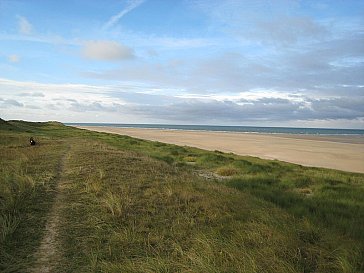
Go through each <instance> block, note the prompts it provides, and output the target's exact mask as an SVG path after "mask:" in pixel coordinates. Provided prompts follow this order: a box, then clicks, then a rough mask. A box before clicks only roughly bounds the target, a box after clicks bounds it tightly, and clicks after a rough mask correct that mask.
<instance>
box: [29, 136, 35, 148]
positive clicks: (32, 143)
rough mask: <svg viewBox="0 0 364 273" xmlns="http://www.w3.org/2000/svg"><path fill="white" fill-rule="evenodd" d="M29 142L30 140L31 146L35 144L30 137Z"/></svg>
mask: <svg viewBox="0 0 364 273" xmlns="http://www.w3.org/2000/svg"><path fill="white" fill-rule="evenodd" d="M29 142H30V145H31V146H34V145H35V141H34V139H33V138H32V137H31V138H30V139H29Z"/></svg>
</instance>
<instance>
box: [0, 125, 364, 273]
mask: <svg viewBox="0 0 364 273" xmlns="http://www.w3.org/2000/svg"><path fill="white" fill-rule="evenodd" d="M1 126H2V128H1V130H0V134H1V137H0V147H1V150H0V151H1V157H0V172H1V177H0V240H1V242H0V271H2V272H26V271H27V270H29V269H31V268H34V263H36V262H37V261H36V259H37V258H36V255H34V253H35V252H36V251H37V250H38V249H39V245H40V243H41V240H42V237H43V236H44V235H45V230H44V229H45V225H46V222H47V219H48V218H49V212H50V209H51V207H52V204H54V200H55V198H56V196H57V194H58V195H59V194H61V195H62V201H63V204H62V207H61V208H60V209H59V211H60V212H59V215H58V216H59V218H60V219H61V220H60V221H59V224H58V226H57V234H58V236H57V238H58V240H59V246H58V247H59V248H60V249H59V259H58V264H56V266H55V267H54V272H143V273H144V272H272V273H273V272H305V273H306V272H320V273H321V272H328V273H335V272H352V273H354V272H363V271H364V265H363V261H364V256H363V250H364V201H363V198H362V197H363V196H364V195H363V193H364V175H362V174H354V173H346V172H341V171H335V170H326V169H320V168H306V167H301V166H298V165H294V164H289V163H283V162H279V161H268V160H261V159H258V158H253V157H242V156H236V155H234V154H225V153H221V152H219V151H215V152H209V151H203V150H199V149H195V148H189V147H179V146H175V145H168V144H164V143H159V142H151V141H144V140H139V139H133V138H130V137H126V136H117V135H111V134H105V133H95V132H88V131H84V130H78V129H74V128H69V127H66V126H63V125H61V124H59V123H27V122H20V121H18V122H7V123H6V125H3V123H2V125H1ZM30 136H33V137H35V139H36V140H38V141H39V145H36V146H35V147H30V146H28V145H27V144H28V143H27V141H28V138H29V137H30ZM65 154H66V155H67V156H66V157H65ZM62 160H64V162H62ZM61 166H62V168H61ZM204 174H206V175H204ZM211 174H213V175H211ZM214 174H216V176H215V175H214ZM60 180H61V181H63V183H62V187H61V190H56V185H57V183H59V181H60Z"/></svg>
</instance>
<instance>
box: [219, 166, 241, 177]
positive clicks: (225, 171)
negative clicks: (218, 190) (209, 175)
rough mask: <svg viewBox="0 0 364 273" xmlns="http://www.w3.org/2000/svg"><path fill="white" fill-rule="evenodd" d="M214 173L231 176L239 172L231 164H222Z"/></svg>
mask: <svg viewBox="0 0 364 273" xmlns="http://www.w3.org/2000/svg"><path fill="white" fill-rule="evenodd" d="M216 173H217V174H218V175H221V176H233V175H236V174H238V173H239V170H238V169H237V168H235V167H232V166H223V167H220V168H218V169H217V170H216Z"/></svg>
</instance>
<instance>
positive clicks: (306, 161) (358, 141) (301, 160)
mask: <svg viewBox="0 0 364 273" xmlns="http://www.w3.org/2000/svg"><path fill="white" fill-rule="evenodd" d="M77 127H78V128H82V129H88V130H93V131H98V132H107V133H114V134H121V135H128V136H132V137H136V138H142V139H147V140H155V141H161V142H165V143H172V144H177V145H186V146H192V147H198V148H201V149H206V150H220V151H224V152H233V153H236V154H239V155H250V156H257V157H260V158H265V159H278V160H282V161H286V162H291V163H297V164H301V165H304V166H314V167H325V168H331V169H337V170H343V171H350V172H360V173H364V137H362V136H306V135H271V134H250V133H230V132H205V131H177V130H159V129H134V128H116V127H94V126H88V127H87V126H77Z"/></svg>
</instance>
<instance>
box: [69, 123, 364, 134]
mask: <svg viewBox="0 0 364 273" xmlns="http://www.w3.org/2000/svg"><path fill="white" fill-rule="evenodd" d="M64 124H65V125H71V126H102V127H118V128H140V129H162V130H184V131H214V132H239V133H264V134H293V135H295V134H298V135H342V136H344V135H352V136H354V135H358V136H364V129H334V128H300V127H297V128H295V127H263V126H224V125H175V124H127V123H85V122H76V123H73V122H72V123H64Z"/></svg>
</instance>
